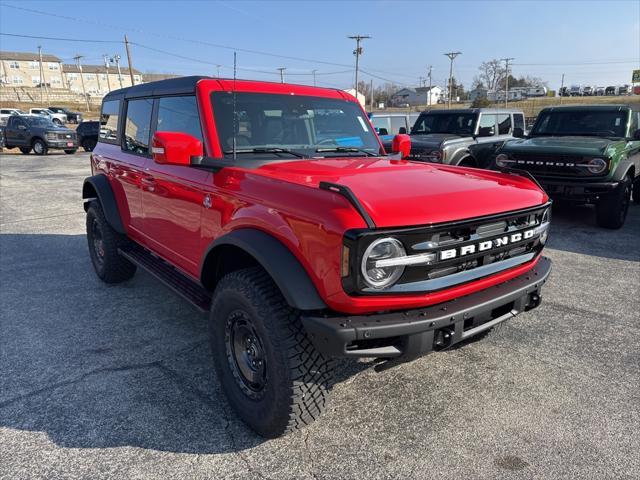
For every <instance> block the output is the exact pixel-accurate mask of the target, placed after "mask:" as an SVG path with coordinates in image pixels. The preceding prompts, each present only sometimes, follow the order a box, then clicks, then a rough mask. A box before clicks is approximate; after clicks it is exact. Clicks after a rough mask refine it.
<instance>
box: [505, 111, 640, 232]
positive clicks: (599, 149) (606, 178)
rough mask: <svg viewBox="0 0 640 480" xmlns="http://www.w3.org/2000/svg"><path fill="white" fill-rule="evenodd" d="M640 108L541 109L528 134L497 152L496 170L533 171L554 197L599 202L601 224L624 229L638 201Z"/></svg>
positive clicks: (639, 200) (639, 190) (597, 211)
mask: <svg viewBox="0 0 640 480" xmlns="http://www.w3.org/2000/svg"><path fill="white" fill-rule="evenodd" d="M639 117H640V112H638V111H636V109H635V108H631V107H628V106H622V105H598V106H592V105H589V106H587V105H580V106H565V107H550V108H545V109H543V110H542V111H541V112H540V114H539V115H538V118H537V119H536V122H535V124H534V126H533V128H532V129H531V132H530V133H529V135H528V136H527V138H524V139H517V140H510V141H508V142H506V143H505V144H504V145H503V146H502V148H500V149H499V150H498V151H497V156H496V157H495V166H496V167H497V168H498V169H520V170H526V171H528V172H529V173H531V174H532V175H533V176H534V177H535V178H536V180H537V181H538V182H539V183H540V184H541V185H542V187H543V188H544V189H545V190H546V191H547V194H549V196H550V197H552V198H555V199H558V200H570V201H574V202H579V203H593V204H595V206H596V219H597V222H598V225H600V226H601V227H605V228H620V227H622V225H623V224H624V221H625V218H626V216H627V210H628V208H629V202H630V200H631V191H632V189H633V200H634V201H635V202H636V203H640V125H639V124H640V118H639Z"/></svg>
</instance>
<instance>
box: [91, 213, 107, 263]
mask: <svg viewBox="0 0 640 480" xmlns="http://www.w3.org/2000/svg"><path fill="white" fill-rule="evenodd" d="M91 241H92V244H93V253H94V257H95V259H96V263H97V264H98V266H99V267H102V265H103V264H104V256H105V253H104V240H103V239H102V229H101V228H100V224H99V223H98V220H97V219H96V218H94V219H93V222H91Z"/></svg>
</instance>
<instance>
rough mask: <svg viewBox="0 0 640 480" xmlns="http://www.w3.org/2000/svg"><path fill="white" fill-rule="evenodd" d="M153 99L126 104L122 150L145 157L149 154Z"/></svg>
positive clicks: (132, 101)
mask: <svg viewBox="0 0 640 480" xmlns="http://www.w3.org/2000/svg"><path fill="white" fill-rule="evenodd" d="M152 111H153V99H152V98H143V99H140V100H129V101H128V102H127V116H126V119H125V126H124V145H123V148H124V150H126V151H128V152H133V153H138V154H142V155H147V154H148V153H149V133H150V131H151V112H152Z"/></svg>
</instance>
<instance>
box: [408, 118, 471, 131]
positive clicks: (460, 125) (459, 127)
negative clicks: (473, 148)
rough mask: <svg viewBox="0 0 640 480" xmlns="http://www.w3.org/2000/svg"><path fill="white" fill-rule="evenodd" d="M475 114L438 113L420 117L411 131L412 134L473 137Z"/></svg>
mask: <svg viewBox="0 0 640 480" xmlns="http://www.w3.org/2000/svg"><path fill="white" fill-rule="evenodd" d="M475 120H476V115H475V114H474V113H436V114H425V115H420V117H418V120H416V123H415V125H414V126H413V128H412V129H411V133H412V134H423V133H425V134H426V133H453V134H456V135H473V125H474V122H475Z"/></svg>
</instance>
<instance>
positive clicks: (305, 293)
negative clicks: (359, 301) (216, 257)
mask: <svg viewBox="0 0 640 480" xmlns="http://www.w3.org/2000/svg"><path fill="white" fill-rule="evenodd" d="M224 245H231V246H234V247H237V248H240V249H242V250H243V251H245V252H246V253H248V254H249V255H251V256H252V257H253V258H254V259H255V260H256V261H257V262H258V263H259V264H260V265H261V266H262V268H264V269H265V271H266V272H267V273H268V274H269V275H270V276H271V278H272V279H273V281H274V282H275V284H276V285H277V286H278V288H279V289H280V292H282V295H283V296H284V299H285V300H286V302H287V303H288V304H289V305H290V306H291V307H293V308H295V309H297V310H324V309H326V308H327V305H326V304H325V303H324V301H323V300H322V298H321V297H320V295H319V294H318V290H317V289H316V287H315V285H314V284H313V282H312V281H311V279H310V278H309V275H308V273H307V271H306V270H305V269H304V267H303V266H302V265H301V264H300V262H299V261H298V259H297V258H296V257H295V255H293V253H291V251H290V250H289V249H288V248H287V247H286V246H285V245H284V244H283V243H282V242H280V240H278V239H276V238H275V237H273V236H271V235H269V234H267V233H265V232H263V231H261V230H257V229H254V228H239V229H237V230H233V231H232V232H229V233H228V234H226V235H223V236H222V237H220V238H218V239H216V240H214V241H213V242H212V243H211V245H209V247H208V248H207V251H206V253H205V255H204V256H203V260H202V263H201V265H200V278H203V275H204V273H205V268H207V259H208V258H209V256H210V254H212V253H213V252H214V251H215V250H216V248H219V247H222V246H224Z"/></svg>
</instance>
